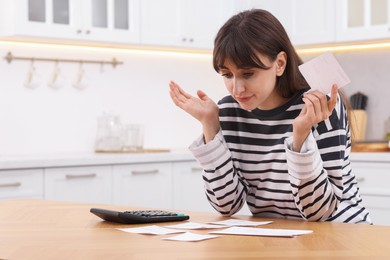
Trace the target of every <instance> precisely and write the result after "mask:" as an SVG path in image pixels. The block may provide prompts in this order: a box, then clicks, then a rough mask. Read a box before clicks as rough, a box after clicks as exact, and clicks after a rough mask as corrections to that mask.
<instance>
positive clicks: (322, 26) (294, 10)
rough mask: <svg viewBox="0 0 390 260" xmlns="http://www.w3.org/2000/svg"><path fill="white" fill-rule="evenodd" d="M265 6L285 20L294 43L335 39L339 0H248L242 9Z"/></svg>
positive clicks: (321, 41)
mask: <svg viewBox="0 0 390 260" xmlns="http://www.w3.org/2000/svg"><path fill="white" fill-rule="evenodd" d="M252 8H258V9H264V10H267V11H269V12H270V13H272V14H273V15H274V16H275V17H276V18H278V20H279V21H280V22H281V23H282V25H283V27H284V28H285V29H286V31H287V33H288V35H289V37H290V39H291V41H292V43H293V44H294V45H305V44H314V43H325V42H333V41H335V0H316V1H313V0H272V1H270V0H246V1H240V4H239V5H238V10H239V11H242V10H248V9H252Z"/></svg>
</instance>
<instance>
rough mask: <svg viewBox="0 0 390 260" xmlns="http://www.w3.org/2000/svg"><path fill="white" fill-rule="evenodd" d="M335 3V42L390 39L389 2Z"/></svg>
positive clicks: (357, 0)
mask: <svg viewBox="0 0 390 260" xmlns="http://www.w3.org/2000/svg"><path fill="white" fill-rule="evenodd" d="M336 2H337V6H336V7H337V9H336V10H337V13H336V15H337V19H338V20H337V30H336V39H337V41H356V40H374V39H383V38H389V37H390V31H389V28H390V1H389V0H339V1H336Z"/></svg>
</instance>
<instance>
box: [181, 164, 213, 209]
mask: <svg viewBox="0 0 390 260" xmlns="http://www.w3.org/2000/svg"><path fill="white" fill-rule="evenodd" d="M202 171H203V170H202V168H201V167H200V166H199V164H198V163H197V162H195V161H190V162H179V163H174V165H173V175H174V176H173V177H174V185H173V186H174V208H175V209H178V210H192V211H211V212H214V211H215V210H214V209H213V208H212V206H211V205H210V203H209V201H208V200H207V197H206V194H205V190H204V181H203V176H202Z"/></svg>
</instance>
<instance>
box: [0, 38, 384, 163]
mask: <svg viewBox="0 0 390 260" xmlns="http://www.w3.org/2000/svg"><path fill="white" fill-rule="evenodd" d="M8 51H12V52H13V54H14V55H18V56H37V57H38V56H42V57H49V58H76V59H97V60H100V59H103V60H110V59H111V58H112V57H116V58H117V59H119V60H121V61H123V62H124V65H120V66H118V67H117V68H115V69H113V68H112V67H111V66H109V65H105V66H104V67H103V71H102V69H101V67H100V65H89V64H85V65H84V68H85V69H86V71H87V74H88V77H89V79H90V81H89V87H88V88H87V89H85V90H78V89H75V88H74V87H72V86H71V81H72V78H73V77H74V75H75V74H76V71H77V70H78V66H79V65H78V64H71V63H67V64H65V63H60V64H59V66H60V68H61V69H62V71H63V74H64V75H65V77H66V80H67V83H66V85H65V86H64V87H63V88H61V89H51V88H49V87H48V86H47V85H46V84H43V85H42V86H40V87H39V88H37V89H28V88H25V87H24V86H23V84H22V82H23V79H24V77H25V74H26V72H27V70H28V68H29V66H30V63H29V62H28V61H13V62H12V63H11V64H8V63H7V62H6V61H5V60H4V59H1V60H0V156H1V155H28V154H47V153H78V152H93V150H94V142H95V135H96V129H97V117H98V116H99V115H101V114H102V113H103V112H105V111H111V112H114V113H117V114H118V115H119V116H120V117H121V120H122V122H123V123H142V124H144V125H145V142H144V144H145V147H147V148H185V147H187V146H188V145H189V144H190V143H191V142H192V141H193V139H194V138H196V137H197V136H198V135H199V134H200V132H201V127H200V125H199V123H198V122H197V121H196V120H194V119H192V118H191V117H189V116H188V115H187V114H185V113H184V112H183V111H181V110H180V109H179V108H177V107H175V106H174V105H173V103H172V102H171V100H170V97H169V94H168V82H169V80H171V79H173V80H175V81H177V82H178V83H179V84H181V85H182V86H183V87H184V88H185V89H187V90H188V92H190V93H191V94H195V93H196V90H197V89H203V90H205V91H206V93H208V94H209V95H210V96H211V97H212V98H213V99H214V100H216V101H217V100H218V99H219V98H220V97H222V96H223V95H225V94H226V90H225V87H224V85H223V82H222V79H221V77H220V76H219V75H218V74H217V73H215V71H214V70H213V68H212V65H211V57H210V56H196V57H195V56H190V57H189V56H169V55H161V54H157V53H150V54H138V53H128V52H115V53H114V52H109V51H107V52H101V51H92V50H88V51H85V50H68V49H66V48H65V49H64V48H48V47H42V46H39V47H37V46H30V47H25V46H12V45H9V46H7V45H0V55H1V56H2V57H3V56H5V55H6V53H7V52H8ZM335 55H336V57H337V59H338V60H339V61H340V63H341V65H342V66H343V67H344V69H345V71H346V72H347V74H348V75H349V76H350V78H351V80H352V83H351V84H350V85H348V86H347V87H346V88H345V92H347V94H353V93H355V92H357V91H362V92H363V93H365V94H367V95H368V96H369V101H368V107H367V111H368V128H367V139H381V138H383V135H384V120H385V119H386V118H388V117H389V116H390V103H389V102H388V98H389V97H390V88H389V86H388V84H389V82H390V73H389V72H388V70H389V68H390V51H389V50H378V51H365V52H344V53H335ZM302 57H303V59H304V60H307V59H310V58H312V57H313V55H305V56H302ZM35 65H36V67H37V70H38V72H39V73H40V74H41V75H42V76H43V78H44V79H45V80H46V79H47V78H48V77H49V75H50V73H51V70H52V69H53V67H54V64H53V63H48V62H36V63H35Z"/></svg>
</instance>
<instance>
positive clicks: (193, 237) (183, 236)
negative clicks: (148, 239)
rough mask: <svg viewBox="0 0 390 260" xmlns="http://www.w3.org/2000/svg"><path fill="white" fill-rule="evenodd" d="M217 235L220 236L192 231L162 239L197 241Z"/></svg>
mask: <svg viewBox="0 0 390 260" xmlns="http://www.w3.org/2000/svg"><path fill="white" fill-rule="evenodd" d="M216 237H218V236H214V235H199V234H194V233H191V232H186V233H184V234H180V235H177V236H173V237H166V238H162V239H164V240H173V241H188V242H196V241H201V240H206V239H212V238H216Z"/></svg>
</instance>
